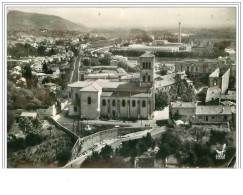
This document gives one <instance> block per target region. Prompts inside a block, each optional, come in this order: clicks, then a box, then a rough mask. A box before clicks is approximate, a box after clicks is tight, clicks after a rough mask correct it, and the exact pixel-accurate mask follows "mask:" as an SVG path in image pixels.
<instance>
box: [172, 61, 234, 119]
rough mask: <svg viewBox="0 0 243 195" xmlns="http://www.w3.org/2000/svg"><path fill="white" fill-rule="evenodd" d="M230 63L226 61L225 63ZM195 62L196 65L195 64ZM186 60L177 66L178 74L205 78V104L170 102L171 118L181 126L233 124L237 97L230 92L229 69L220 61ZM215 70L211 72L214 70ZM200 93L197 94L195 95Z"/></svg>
mask: <svg viewBox="0 0 243 195" xmlns="http://www.w3.org/2000/svg"><path fill="white" fill-rule="evenodd" d="M228 60H229V59H227V58H226V61H228ZM195 62H198V63H195ZM211 62H212V64H209V62H208V61H197V60H187V61H184V62H180V63H176V70H177V71H187V72H188V74H191V76H193V77H202V76H205V75H206V76H207V77H208V86H207V88H206V94H205V101H204V102H205V103H204V104H203V105H202V104H201V102H181V101H177V102H171V103H170V113H171V114H170V116H171V117H172V118H173V117H175V116H176V117H177V118H178V117H179V119H180V120H181V121H183V122H189V121H190V122H192V123H199V124H222V123H228V124H232V122H234V120H235V114H236V113H235V108H236V104H235V103H236V93H235V89H233V90H231V89H229V82H230V77H231V76H232V74H231V70H232V68H231V66H230V64H228V63H227V62H226V64H225V62H224V63H223V64H220V63H222V59H220V62H219V60H214V61H211ZM213 68H214V69H213ZM198 93H200V92H198Z"/></svg>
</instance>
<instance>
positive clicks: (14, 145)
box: [7, 135, 26, 151]
mask: <svg viewBox="0 0 243 195" xmlns="http://www.w3.org/2000/svg"><path fill="white" fill-rule="evenodd" d="M7 147H8V150H13V151H16V150H20V149H24V148H25V147H26V144H25V139H24V138H22V137H21V138H17V137H16V136H15V135H10V136H9V137H8V142H7Z"/></svg>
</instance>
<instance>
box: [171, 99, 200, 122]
mask: <svg viewBox="0 0 243 195" xmlns="http://www.w3.org/2000/svg"><path fill="white" fill-rule="evenodd" d="M195 112H196V103H194V102H179V101H178V102H171V103H170V113H171V116H172V117H174V116H175V115H178V116H179V117H180V120H183V121H189V120H191V118H192V117H193V116H194V115H195Z"/></svg>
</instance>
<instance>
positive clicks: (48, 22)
mask: <svg viewBox="0 0 243 195" xmlns="http://www.w3.org/2000/svg"><path fill="white" fill-rule="evenodd" d="M7 28H8V31H28V30H38V29H47V30H57V31H67V30H69V31H80V32H82V31H87V28H86V27H85V26H84V25H81V24H75V23H73V22H70V21H68V20H66V19H63V18H61V17H59V16H54V15H45V14H36V13H27V12H20V11H9V12H8V15H7Z"/></svg>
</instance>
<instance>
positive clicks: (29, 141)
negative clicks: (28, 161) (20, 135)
mask: <svg viewBox="0 0 243 195" xmlns="http://www.w3.org/2000/svg"><path fill="white" fill-rule="evenodd" d="M42 141H43V137H42V136H41V135H40V134H38V133H37V132H34V131H32V132H29V133H28V134H27V136H26V138H25V142H26V145H27V146H35V145H38V144H40V143H41V142H42Z"/></svg>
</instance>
